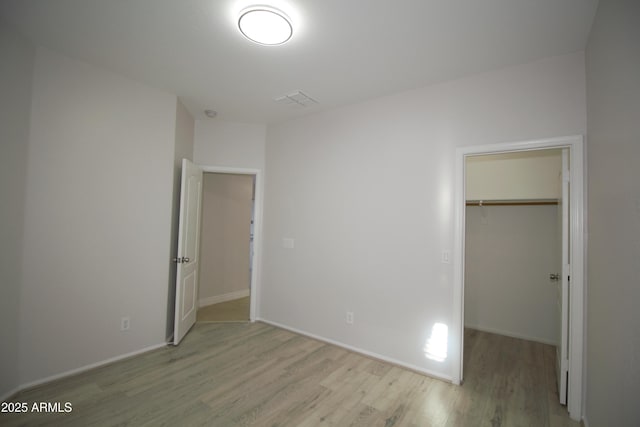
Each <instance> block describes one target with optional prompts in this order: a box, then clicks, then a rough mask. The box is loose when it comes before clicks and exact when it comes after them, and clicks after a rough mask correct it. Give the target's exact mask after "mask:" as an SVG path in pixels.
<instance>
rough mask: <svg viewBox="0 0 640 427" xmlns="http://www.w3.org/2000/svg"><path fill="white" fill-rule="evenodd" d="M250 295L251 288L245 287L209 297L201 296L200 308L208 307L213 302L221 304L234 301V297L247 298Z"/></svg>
mask: <svg viewBox="0 0 640 427" xmlns="http://www.w3.org/2000/svg"><path fill="white" fill-rule="evenodd" d="M249 295H251V292H250V291H249V289H243V290H241V291H234V292H228V293H226V294H222V295H214V296H212V297H208V298H201V299H199V300H198V308H202V307H206V306H208V305H213V304H219V303H221V302H227V301H233V300H234V299H240V298H245V297H248V296H249Z"/></svg>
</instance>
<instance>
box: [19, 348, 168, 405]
mask: <svg viewBox="0 0 640 427" xmlns="http://www.w3.org/2000/svg"><path fill="white" fill-rule="evenodd" d="M166 346H167V343H165V342H163V343H161V344H155V345H152V346H149V347H145V348H142V349H140V350H136V351H132V352H131V353H126V354H121V355H119V356H114V357H111V358H109V359H105V360H101V361H99V362H95V363H90V364H89V365H85V366H81V367H80V368H76V369H71V370H69V371H65V372H61V373H59V374H55V375H51V376H49V377H45V378H41V379H39V380H35V381H30V382H28V383H25V384H22V385H20V386H19V387H18V388H17V389H16V390H15V391H14V394H15V393H19V392H21V391H23V390H26V389H28V388H31V387H36V386H39V385H42V384H46V383H49V382H51V381H56V380H59V379H62V378H66V377H70V376H72V375H76V374H80V373H82V372H86V371H89V370H91V369H95V368H99V367H101V366H104V365H108V364H111V363H114V362H118V361H120V360H123V359H128V358H130V357H133V356H138V355H140V354H142V353H148V352H150V351H153V350H157V349H159V348H163V347H166Z"/></svg>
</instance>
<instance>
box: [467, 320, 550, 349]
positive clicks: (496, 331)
mask: <svg viewBox="0 0 640 427" xmlns="http://www.w3.org/2000/svg"><path fill="white" fill-rule="evenodd" d="M464 327H465V328H467V329H475V330H476V331H481V332H489V333H490V334H498V335H504V336H505V337H511V338H518V339H521V340H526V341H533V342H539V343H542V344H549V345H556V344H558V343H557V342H555V341H551V340H546V339H544V338H540V337H532V336H529V335H523V334H519V333H514V332H511V331H504V330H502V329H496V328H485V327H484V326H477V325H469V324H467V325H464Z"/></svg>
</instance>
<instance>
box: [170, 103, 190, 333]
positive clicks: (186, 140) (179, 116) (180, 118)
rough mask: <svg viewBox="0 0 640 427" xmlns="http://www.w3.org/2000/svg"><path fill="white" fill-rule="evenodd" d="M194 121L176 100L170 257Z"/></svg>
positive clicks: (172, 312) (173, 286)
mask: <svg viewBox="0 0 640 427" xmlns="http://www.w3.org/2000/svg"><path fill="white" fill-rule="evenodd" d="M194 132H195V121H194V120H193V117H191V114H189V111H188V110H187V108H186V107H185V106H184V104H182V102H181V101H180V100H179V99H178V100H177V101H176V135H175V147H174V154H173V189H172V190H173V196H172V203H171V249H170V253H171V258H173V257H176V256H177V255H178V226H179V216H180V185H181V181H182V159H187V160H193V143H194ZM176 274H177V268H176V264H175V263H173V262H172V263H171V264H170V265H169V277H168V279H169V286H168V291H167V331H166V336H167V341H170V337H171V336H172V334H173V326H174V320H175V319H174V316H175V301H176Z"/></svg>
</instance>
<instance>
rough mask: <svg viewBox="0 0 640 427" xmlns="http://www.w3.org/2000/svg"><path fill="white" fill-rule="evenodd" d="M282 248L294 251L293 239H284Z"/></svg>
mask: <svg viewBox="0 0 640 427" xmlns="http://www.w3.org/2000/svg"><path fill="white" fill-rule="evenodd" d="M282 247H283V248H285V249H293V239H291V238H283V239H282Z"/></svg>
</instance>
